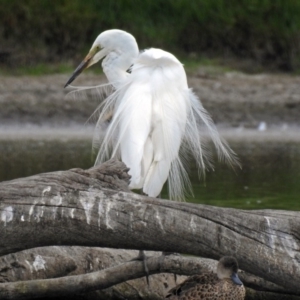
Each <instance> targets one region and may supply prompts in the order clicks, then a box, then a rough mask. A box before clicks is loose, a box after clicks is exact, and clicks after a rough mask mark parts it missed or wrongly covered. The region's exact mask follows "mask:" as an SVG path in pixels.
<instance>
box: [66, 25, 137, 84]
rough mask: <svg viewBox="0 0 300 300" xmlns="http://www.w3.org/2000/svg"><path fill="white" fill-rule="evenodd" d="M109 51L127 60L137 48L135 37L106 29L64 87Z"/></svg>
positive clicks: (135, 53) (123, 32) (116, 30)
mask: <svg viewBox="0 0 300 300" xmlns="http://www.w3.org/2000/svg"><path fill="white" fill-rule="evenodd" d="M111 52H115V53H116V54H117V55H118V56H123V57H124V58H125V59H126V58H127V60H128V58H131V57H132V58H134V57H136V56H137V55H138V52H139V50H138V45H137V43H136V40H135V38H134V37H133V36H132V35H131V34H129V33H128V32H126V31H123V30H118V29H111V30H106V31H104V32H102V33H101V34H100V35H99V36H98V37H97V38H96V40H95V42H94V43H93V45H92V47H91V50H90V51H89V53H88V54H87V56H86V57H85V58H84V60H83V61H82V62H81V63H80V64H79V66H78V67H77V68H76V70H75V71H74V73H73V74H72V76H71V77H70V78H69V80H68V81H67V83H66V85H65V87H66V86H68V85H69V84H70V83H71V82H72V81H73V80H74V79H75V78H76V77H77V76H78V75H79V74H80V73H81V72H82V71H83V70H84V69H86V68H89V67H90V66H92V65H93V64H95V63H97V62H98V61H99V60H101V59H102V58H104V57H105V56H107V55H108V54H109V53H111ZM124 61H126V60H124ZM127 64H129V66H130V65H131V61H128V63H127ZM127 68H128V67H127ZM125 71H126V70H125Z"/></svg>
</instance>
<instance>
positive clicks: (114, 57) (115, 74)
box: [102, 50, 138, 88]
mask: <svg viewBox="0 0 300 300" xmlns="http://www.w3.org/2000/svg"><path fill="white" fill-rule="evenodd" d="M137 56H138V50H137V51H135V52H131V53H130V52H129V53H126V54H125V53H121V54H120V53H116V52H110V53H109V54H108V55H107V56H106V57H105V59H104V60H103V62H102V68H103V71H104V73H105V75H106V77H107V79H108V81H109V82H110V83H111V84H112V85H113V86H114V87H115V88H118V87H119V86H120V85H121V84H122V82H123V81H124V79H126V78H127V76H128V75H129V73H128V72H127V70H128V69H129V68H130V67H131V66H132V64H133V62H134V60H135V58H136V57H137Z"/></svg>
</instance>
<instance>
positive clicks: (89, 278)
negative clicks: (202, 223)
mask: <svg viewBox="0 0 300 300" xmlns="http://www.w3.org/2000/svg"><path fill="white" fill-rule="evenodd" d="M147 263H148V268H149V272H150V274H155V273H160V272H180V273H190V267H191V265H192V266H193V268H194V267H195V266H196V267H197V268H198V269H197V273H200V274H201V273H202V272H207V271H208V270H211V265H214V263H211V262H206V263H205V261H204V263H203V260H201V259H197V258H190V257H178V256H167V257H160V256H152V257H150V258H149V259H148V260H147ZM41 269H42V268H41ZM143 275H144V266H143V263H141V262H136V261H134V262H127V263H123V264H121V265H118V266H114V267H111V268H106V269H103V270H101V271H96V272H92V273H88V274H83V275H77V276H74V275H73V276H66V277H60V278H53V279H47V280H31V281H18V282H13V283H2V284H0V299H2V300H18V299H37V298H44V297H56V298H57V297H64V296H68V295H70V294H74V293H83V292H90V291H94V290H96V289H105V288H107V287H110V286H112V285H115V284H118V283H121V282H124V281H127V280H130V279H135V278H139V277H142V276H143ZM159 279H160V280H161V279H162V277H160V278H159ZM152 280H153V279H151V282H150V284H151V285H152ZM162 284H164V285H165V289H166V291H167V290H168V289H169V286H168V283H167V281H166V280H164V282H163V283H162ZM144 286H145V284H144ZM166 291H165V292H166ZM165 292H163V294H160V295H159V294H158V295H157V294H155V293H152V295H151V299H153V300H154V299H162V298H163V296H164V295H165ZM153 294H154V295H153ZM255 295H256V298H253V299H257V295H258V294H257V293H256V294H255ZM267 295H268V293H264V296H265V298H264V299H270V297H268V298H266V296H267ZM277 296H278V294H277ZM280 297H281V299H284V298H285V297H286V295H280ZM297 298H298V297H297ZM248 299H252V298H250V297H248ZM286 299H288V298H286ZM289 299H296V298H294V297H293V296H292V295H289Z"/></svg>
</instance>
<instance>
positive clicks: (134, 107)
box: [66, 29, 239, 200]
mask: <svg viewBox="0 0 300 300" xmlns="http://www.w3.org/2000/svg"><path fill="white" fill-rule="evenodd" d="M101 59H103V61H102V68H103V71H104V73H105V75H106V77H107V79H108V81H109V84H110V86H111V87H112V88H113V90H112V91H111V93H110V94H109V95H108V96H107V98H106V99H105V100H104V101H103V102H102V103H101V104H100V105H99V107H98V109H97V110H96V113H95V114H94V115H97V114H98V113H100V116H99V118H98V121H97V124H96V129H95V135H94V139H93V146H94V147H95V148H97V149H99V151H98V155H97V158H96V162H95V164H99V163H102V162H104V161H106V160H107V159H110V158H112V157H114V158H118V159H121V160H122V161H123V162H124V163H125V164H126V165H127V167H128V168H129V169H130V170H129V174H130V175H131V181H130V188H132V189H142V190H143V192H144V193H145V194H147V195H149V196H152V197H157V196H158V195H159V194H160V192H161V190H162V187H163V185H164V183H165V182H166V181H167V180H168V187H169V197H170V198H171V199H176V200H183V199H184V198H185V195H186V194H187V193H191V192H192V190H191V183H190V180H189V177H188V173H187V166H188V162H189V160H190V158H191V157H192V158H194V160H195V161H196V164H197V167H198V170H199V176H200V175H204V174H205V171H206V170H207V169H209V168H212V162H211V161H212V159H211V151H210V149H209V148H208V147H207V135H206V133H208V136H209V137H210V138H211V140H212V141H213V143H214V146H215V147H216V150H217V153H218V156H219V159H222V160H224V161H225V162H226V163H228V164H230V165H232V166H234V165H238V164H239V163H238V160H237V158H236V155H235V153H234V152H233V151H232V150H231V149H230V147H229V146H228V145H227V144H226V142H223V141H222V140H221V138H220V136H219V133H218V131H217V129H216V127H215V125H214V123H213V121H212V119H211V117H210V116H209V114H208V113H207V111H206V110H205V109H204V108H203V106H202V104H201V102H200V100H199V99H198V98H197V97H196V95H195V94H194V93H193V92H192V90H191V89H189V88H188V84H187V78H186V74H185V71H184V68H183V66H182V64H181V63H180V62H179V61H178V59H177V58H176V57H175V56H174V55H172V54H171V53H168V52H165V51H163V50H160V49H154V48H152V49H148V50H146V51H144V52H140V53H139V49H138V45H137V43H136V40H135V38H134V37H133V36H132V35H131V34H129V33H127V32H125V31H122V30H118V29H112V30H107V31H104V32H102V33H101V34H100V35H99V36H98V37H97V38H96V40H95V42H94V43H93V45H92V47H91V49H90V51H89V53H88V54H87V56H86V57H85V58H84V59H83V61H82V62H81V63H80V64H79V66H78V67H77V68H76V70H75V71H74V73H73V74H72V76H71V77H70V78H69V80H68V81H67V83H66V86H68V85H69V84H70V83H71V82H72V81H73V80H74V79H75V78H76V77H77V76H78V75H79V74H80V73H81V72H82V71H83V70H84V69H85V68H88V67H90V66H91V65H93V64H95V63H97V62H98V61H99V60H101ZM128 69H130V71H131V72H130V73H128V72H127V71H128ZM86 91H88V90H87V89H86V88H84V87H81V88H79V89H78V90H77V93H80V92H86ZM96 91H97V92H98V91H101V87H96ZM75 93H76V91H75Z"/></svg>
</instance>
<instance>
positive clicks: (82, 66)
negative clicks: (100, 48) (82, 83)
mask: <svg viewBox="0 0 300 300" xmlns="http://www.w3.org/2000/svg"><path fill="white" fill-rule="evenodd" d="M96 53H97V48H94V49H92V50H91V51H90V52H89V54H88V55H87V56H86V57H85V58H84V60H83V61H82V62H81V63H80V64H79V66H78V67H77V68H76V70H75V71H74V73H73V74H72V76H71V77H70V78H69V80H68V81H67V83H66V84H65V87H67V86H68V85H69V84H70V83H71V82H73V81H74V80H75V78H76V77H78V75H79V74H80V73H81V72H82V71H83V70H84V69H86V68H88V67H89V66H91V65H92V64H93V63H94V62H93V58H94V56H95V54H96Z"/></svg>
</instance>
